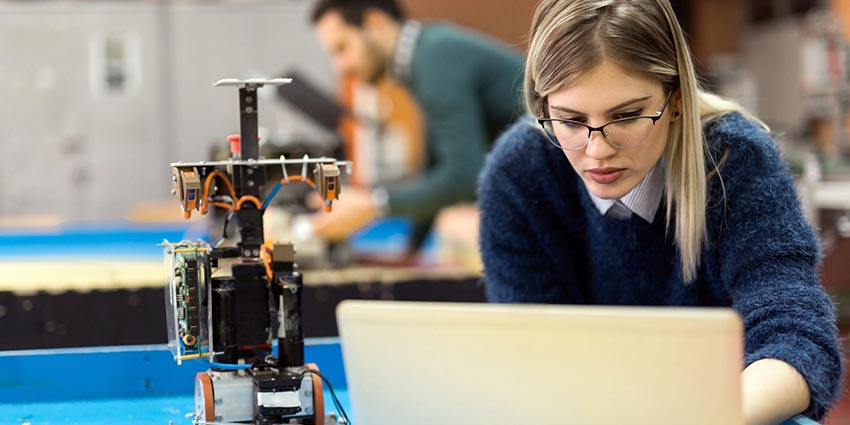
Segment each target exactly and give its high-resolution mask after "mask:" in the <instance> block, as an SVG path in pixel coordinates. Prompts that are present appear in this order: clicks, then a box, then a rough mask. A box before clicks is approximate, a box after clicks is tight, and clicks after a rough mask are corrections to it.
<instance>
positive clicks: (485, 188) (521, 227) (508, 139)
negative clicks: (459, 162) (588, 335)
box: [478, 119, 573, 303]
mask: <svg viewBox="0 0 850 425" xmlns="http://www.w3.org/2000/svg"><path fill="white" fill-rule="evenodd" d="M540 137H544V136H542V135H541V134H539V133H538V132H537V131H536V130H535V129H534V128H532V127H531V124H530V121H529V120H527V119H523V120H520V121H519V122H518V123H517V124H515V125H514V126H513V127H512V128H511V129H509V130H508V131H507V132H506V133H504V134H503V135H502V136H501V137H500V138H499V140H498V141H497V142H496V145H495V147H494V149H493V152H492V153H491V154H490V155H489V156H488V158H487V163H486V165H485V168H484V171H483V172H482V174H481V179H480V182H479V186H478V197H479V208H480V210H481V227H480V229H481V230H480V244H481V253H482V259H483V262H484V270H485V276H484V283H485V285H486V288H487V298H488V300H489V301H491V302H529V303H568V302H572V301H573V300H571V299H570V297H568V295H567V291H566V285H562V284H559V282H560V281H561V280H562V279H564V278H565V277H567V278H569V277H570V276H571V275H572V273H570V272H569V270H565V268H568V267H569V264H564V265H563V266H561V265H559V270H558V274H557V275H556V273H555V270H553V267H552V265H551V262H550V261H549V260H548V259H547V256H546V251H547V249H546V247H545V246H544V244H545V243H546V241H544V240H541V237H540V232H539V231H538V230H537V227H538V226H540V225H542V223H543V222H545V221H546V219H545V217H543V216H541V215H539V214H541V209H544V208H541V204H542V203H543V202H544V200H543V199H540V197H536V196H535V193H534V190H535V189H534V187H533V186H538V187H539V184H535V183H539V179H538V175H539V173H541V172H543V173H546V172H547V171H546V168H545V166H544V165H545V164H541V163H540V161H539V157H538V156H536V155H534V151H535V149H534V147H535V144H539V143H547V142H546V141H545V139H543V140H542V141H541V139H540ZM562 263H567V261H566V260H565V261H563V262H562ZM562 267H563V268H562Z"/></svg>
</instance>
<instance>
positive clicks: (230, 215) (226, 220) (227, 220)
mask: <svg viewBox="0 0 850 425" xmlns="http://www.w3.org/2000/svg"><path fill="white" fill-rule="evenodd" d="M231 218H233V211H228V212H227V215H226V216H224V226H222V227H221V237H220V238H218V240H217V241H215V243H213V248H218V246H219V245H221V243H222V242H224V240H225V239H227V224H228V223H230V219H231Z"/></svg>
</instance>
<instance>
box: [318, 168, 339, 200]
mask: <svg viewBox="0 0 850 425" xmlns="http://www.w3.org/2000/svg"><path fill="white" fill-rule="evenodd" d="M316 181H317V183H318V185H319V194H320V195H321V196H322V199H323V200H324V201H325V207H326V208H325V209H326V210H328V211H330V206H331V203H332V202H333V201H335V200H337V199H339V193H340V189H341V188H340V184H339V168H338V167H337V166H336V164H334V163H327V164H316Z"/></svg>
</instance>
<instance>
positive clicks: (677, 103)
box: [668, 90, 682, 122]
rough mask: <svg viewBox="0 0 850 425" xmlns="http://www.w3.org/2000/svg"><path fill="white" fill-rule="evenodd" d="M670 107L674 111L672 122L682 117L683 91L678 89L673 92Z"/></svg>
mask: <svg viewBox="0 0 850 425" xmlns="http://www.w3.org/2000/svg"><path fill="white" fill-rule="evenodd" d="M668 107H669V108H670V109H671V110H672V111H673V113H672V115H673V117H672V118H670V122H675V121H678V120H679V118H681V117H682V91H681V90H676V93H674V94H673V97H672V98H670V105H668Z"/></svg>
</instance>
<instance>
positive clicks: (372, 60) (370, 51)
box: [365, 38, 390, 85]
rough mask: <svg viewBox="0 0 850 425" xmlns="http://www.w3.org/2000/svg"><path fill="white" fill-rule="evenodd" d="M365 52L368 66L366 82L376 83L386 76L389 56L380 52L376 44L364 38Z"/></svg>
mask: <svg viewBox="0 0 850 425" xmlns="http://www.w3.org/2000/svg"><path fill="white" fill-rule="evenodd" d="M366 54H367V55H368V56H369V57H368V61H367V63H368V64H370V65H371V66H370V68H369V69H368V70H366V71H367V73H368V74H367V75H366V76H365V77H366V82H367V83H369V84H372V85H375V84H377V83H378V82H379V81H381V80H382V79H383V78H384V76H386V74H387V72H388V71H389V66H390V64H389V58H388V57H385V56H384V55H382V54H381V50H380V49H379V48H378V44H377V43H375V42H374V41H372V40H370V39H368V38H367V39H366Z"/></svg>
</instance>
